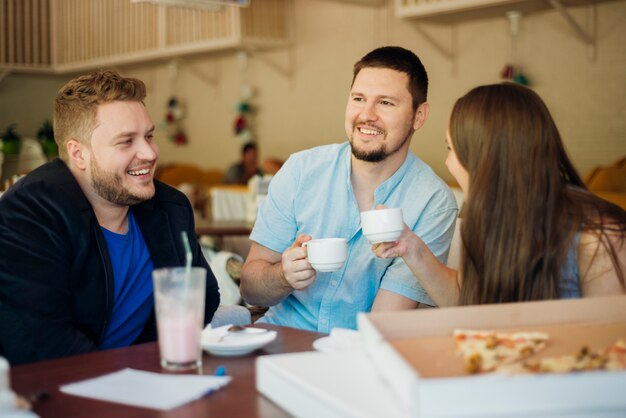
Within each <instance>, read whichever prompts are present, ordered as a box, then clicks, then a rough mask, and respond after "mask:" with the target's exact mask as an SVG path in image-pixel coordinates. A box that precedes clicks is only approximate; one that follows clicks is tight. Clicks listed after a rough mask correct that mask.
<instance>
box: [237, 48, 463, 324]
mask: <svg viewBox="0 0 626 418" xmlns="http://www.w3.org/2000/svg"><path fill="white" fill-rule="evenodd" d="M427 89H428V77H427V75H426V70H425V69H424V66H423V65H422V63H421V61H420V60H419V58H418V57H417V56H416V55H415V54H414V53H413V52H411V51H408V50H406V49H404V48H400V47H382V48H378V49H375V50H373V51H371V52H370V53H368V54H367V55H365V56H364V57H363V58H362V59H361V60H360V61H358V62H357V63H356V64H355V66H354V71H353V81H352V86H351V90H350V93H349V96H348V104H347V106H346V111H345V130H346V135H347V137H348V141H347V142H344V143H341V144H333V145H326V146H320V147H317V148H313V149H310V150H307V151H303V152H299V153H296V154H294V155H292V156H291V157H290V158H289V159H288V160H287V162H286V163H285V164H284V165H283V167H282V168H281V169H280V170H279V171H278V173H277V174H276V175H275V176H274V178H273V179H272V181H271V183H270V186H269V191H268V196H267V198H266V199H265V200H264V201H263V203H262V204H261V207H260V209H259V212H258V216H257V220H256V223H255V225H254V228H253V231H252V234H251V235H250V239H251V240H252V241H253V243H252V246H251V249H250V253H249V254H248V257H247V259H246V262H245V265H244V268H243V271H242V275H241V291H242V296H243V297H244V299H245V300H246V301H247V302H248V303H251V304H255V305H262V306H271V307H270V309H269V310H268V311H267V313H266V314H265V316H264V317H262V318H261V320H260V322H266V323H272V324H279V325H286V326H290V327H296V328H303V329H309V330H315V331H320V332H329V331H330V330H331V329H332V328H334V327H343V328H355V327H356V315H357V313H358V312H366V311H370V310H393V309H411V308H415V307H417V306H418V305H419V304H426V305H432V304H433V302H432V301H431V299H430V298H429V297H428V295H427V294H426V292H425V291H424V290H423V289H422V288H421V286H420V285H419V284H418V283H417V281H416V280H415V278H414V277H413V275H412V273H411V271H410V270H409V269H408V268H407V266H406V264H405V263H404V261H403V260H402V259H396V260H380V259H377V258H376V257H374V255H373V254H372V252H371V251H370V245H369V243H368V242H367V239H366V238H365V237H364V235H363V232H362V230H361V226H360V212H361V211H367V210H371V209H374V208H375V207H376V205H377V204H385V205H387V206H392V207H399V208H402V210H403V214H404V220H405V221H406V222H407V223H408V224H409V225H410V228H411V229H412V230H414V231H415V232H416V233H418V234H420V235H421V236H423V237H425V241H426V242H427V245H428V246H429V247H430V249H431V250H432V251H433V252H434V253H435V254H436V255H437V257H440V259H441V261H445V259H446V256H447V252H448V248H449V244H450V240H451V238H452V233H453V230H454V224H455V220H456V215H457V206H456V202H455V200H454V196H453V194H452V192H451V191H450V189H448V187H447V186H446V184H445V183H444V182H443V181H442V180H441V179H440V178H439V177H437V176H436V175H435V173H434V172H433V171H432V169H431V168H430V167H428V166H427V165H426V164H425V163H424V162H422V161H421V160H420V159H419V158H417V157H416V156H415V155H414V154H413V153H412V152H410V151H409V145H410V143H411V138H412V137H413V134H414V132H415V131H416V130H417V129H419V128H420V127H421V126H422V125H423V124H424V123H425V122H426V119H427V117H428V112H429V105H428V103H427V102H426V97H427ZM330 237H339V238H345V239H346V240H347V242H348V257H347V260H346V262H345V264H344V267H343V268H342V269H341V270H339V271H336V272H324V273H322V272H317V273H316V271H315V270H314V269H313V268H312V266H311V265H310V264H309V262H308V261H307V259H306V248H303V247H302V246H301V245H302V244H303V243H304V242H306V241H308V240H310V239H311V238H330Z"/></svg>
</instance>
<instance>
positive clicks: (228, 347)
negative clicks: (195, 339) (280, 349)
mask: <svg viewBox="0 0 626 418" xmlns="http://www.w3.org/2000/svg"><path fill="white" fill-rule="evenodd" d="M229 327H230V325H226V326H223V327H219V328H216V329H214V330H211V331H209V332H206V331H205V332H203V333H202V341H201V344H202V348H203V349H204V350H206V351H208V352H209V353H211V354H213V355H215V356H224V357H230V356H245V355H246V354H250V353H252V352H253V351H254V350H258V349H259V348H261V347H263V346H265V345H267V344H269V343H271V342H272V341H274V340H275V339H276V336H277V335H278V334H277V332H276V331H272V330H267V329H263V328H246V329H245V330H244V331H238V332H228V328H229Z"/></svg>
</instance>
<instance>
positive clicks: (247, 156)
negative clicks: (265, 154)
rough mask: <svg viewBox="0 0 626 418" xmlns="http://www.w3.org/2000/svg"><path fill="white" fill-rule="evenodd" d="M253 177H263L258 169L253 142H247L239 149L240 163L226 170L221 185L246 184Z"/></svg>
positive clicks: (255, 147)
mask: <svg viewBox="0 0 626 418" xmlns="http://www.w3.org/2000/svg"><path fill="white" fill-rule="evenodd" d="M255 175H260V176H262V175H263V172H262V171H261V169H260V168H259V152H258V149H257V146H256V144H255V143H254V142H248V143H246V144H245V145H244V146H243V147H242V148H241V161H240V162H238V163H236V164H233V165H232V166H231V167H230V168H229V169H228V171H227V172H226V174H225V175H224V179H223V180H222V183H224V184H248V180H250V178H251V177H252V176H255Z"/></svg>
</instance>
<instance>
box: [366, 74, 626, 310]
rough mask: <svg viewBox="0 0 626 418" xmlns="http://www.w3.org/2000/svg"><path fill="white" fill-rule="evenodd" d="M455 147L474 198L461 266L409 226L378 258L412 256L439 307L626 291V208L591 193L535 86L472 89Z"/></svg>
mask: <svg viewBox="0 0 626 418" xmlns="http://www.w3.org/2000/svg"><path fill="white" fill-rule="evenodd" d="M446 143H447V145H448V149H449V155H448V158H447V160H446V165H447V167H448V169H449V170H450V172H451V173H452V175H453V176H454V177H455V178H456V180H457V181H458V182H459V185H460V186H461V189H462V190H463V194H464V200H465V203H464V206H463V211H462V224H461V226H460V234H461V242H462V250H461V262H460V266H459V270H455V269H451V268H448V267H446V266H445V265H443V264H441V263H440V262H439V261H438V260H437V258H435V257H434V256H433V255H432V253H431V252H430V251H429V249H428V247H427V246H426V245H425V244H424V243H423V241H422V240H421V239H420V238H419V237H418V236H416V235H414V234H413V233H412V232H411V231H410V230H408V228H405V231H404V232H403V235H402V237H401V238H400V239H399V241H397V242H395V243H385V244H378V245H375V246H374V247H373V251H374V252H375V253H376V255H377V256H379V257H384V258H388V257H402V258H403V259H404V260H405V262H406V263H407V265H408V266H409V268H410V269H411V270H412V271H413V273H414V274H415V276H416V277H417V279H418V280H419V282H420V284H421V285H422V286H423V287H424V289H425V290H426V291H427V292H428V293H429V295H430V296H431V298H432V299H433V300H434V301H435V302H436V303H437V304H438V305H439V306H449V305H457V304H464V305H468V304H481V303H500V302H516V301H530V300H542V299H558V298H573V297H587V296H597V295H609V294H622V293H626V283H625V280H624V271H625V269H626V212H625V211H624V210H623V209H621V208H620V207H618V206H616V205H614V204H611V203H609V202H606V201H604V200H602V199H600V198H599V197H597V196H595V195H593V194H591V193H590V192H588V191H587V190H586V188H585V186H584V184H583V182H582V180H581V179H580V176H579V175H578V173H577V172H576V170H575V168H574V167H573V165H572V163H571V162H570V160H569V158H568V157H567V154H566V152H565V149H564V148H563V144H562V142H561V137H560V135H559V132H558V129H557V127H556V125H555V124H554V121H553V119H552V117H551V115H550V112H549V111H548V109H547V107H546V105H545V104H544V102H543V101H542V100H541V98H540V97H539V96H538V95H537V94H536V93H535V92H533V91H532V90H530V89H528V88H525V87H522V86H519V85H516V84H512V83H502V84H495V85H488V86H481V87H477V88H475V89H473V90H471V91H470V92H469V93H467V94H466V95H465V96H463V97H462V98H460V99H459V100H458V101H457V102H456V104H455V106H454V109H453V110H452V115H451V117H450V124H449V129H448V134H447V135H446Z"/></svg>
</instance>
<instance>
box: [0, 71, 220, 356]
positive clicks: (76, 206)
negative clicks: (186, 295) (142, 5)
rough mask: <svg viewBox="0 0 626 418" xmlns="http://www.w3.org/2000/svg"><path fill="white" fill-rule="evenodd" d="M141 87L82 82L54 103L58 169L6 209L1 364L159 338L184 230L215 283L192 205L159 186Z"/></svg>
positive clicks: (6, 199)
mask: <svg viewBox="0 0 626 418" xmlns="http://www.w3.org/2000/svg"><path fill="white" fill-rule="evenodd" d="M145 95H146V88H145V85H144V83H143V82H141V81H140V80H137V79H133V78H124V77H121V76H120V75H119V74H117V73H115V72H112V71H98V72H95V73H92V74H89V75H85V76H81V77H78V78H75V79H73V80H71V81H70V82H68V83H67V84H66V85H65V86H64V87H62V88H61V90H60V91H59V93H58V95H57V97H56V100H55V105H54V137H55V139H56V141H57V144H58V146H59V154H60V159H56V160H53V161H51V162H49V163H47V164H45V165H43V166H41V167H39V168H37V169H36V170H34V171H32V172H31V173H30V174H28V175H27V176H26V177H25V178H23V179H22V180H20V181H19V182H18V183H17V184H15V185H14V186H13V187H11V189H9V191H7V192H6V193H5V194H4V195H3V196H2V198H1V199H0V355H2V356H4V357H6V358H7V359H8V360H9V362H10V363H11V364H20V363H27V362H33V361H39V360H44V359H51V358H57V357H63V356H68V355H73V354H79V353H86V352H90V351H94V350H98V349H108V348H114V347H124V346H128V345H130V344H134V343H139V342H144V341H153V340H155V339H156V324H155V314H154V296H153V284H152V270H153V269H154V268H158V267H170V266H181V265H184V262H185V251H184V246H183V243H182V240H181V231H186V233H187V235H188V237H189V238H190V241H191V248H192V253H193V262H192V264H193V265H194V266H200V267H204V268H206V269H207V285H206V305H205V323H208V322H209V321H210V320H211V318H212V316H213V313H214V312H215V310H216V309H217V307H218V305H219V299H220V298H219V292H218V287H217V282H216V280H215V277H214V275H213V273H212V272H211V270H210V269H209V266H208V264H207V262H206V261H205V259H204V257H203V255H202V251H201V249H200V246H199V245H198V242H197V241H196V239H195V233H194V219H193V212H192V209H191V206H190V205H189V201H188V200H187V198H186V197H185V196H184V195H183V194H182V193H181V192H179V191H177V190H176V189H174V188H172V187H170V186H167V185H165V184H163V183H161V182H159V181H157V180H154V178H153V177H154V170H155V167H156V162H157V158H158V156H159V150H158V147H157V145H156V144H155V142H154V137H153V134H154V123H153V122H152V120H151V119H150V116H149V115H148V112H147V111H146V108H145V106H144V104H143V100H144V98H145Z"/></svg>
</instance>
